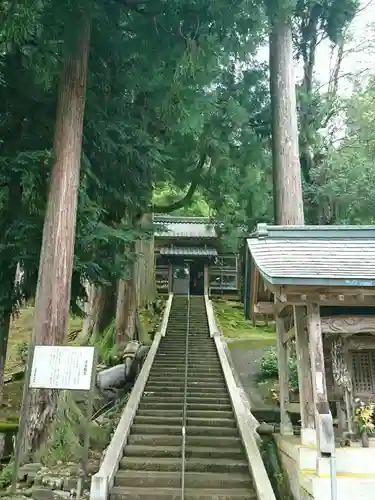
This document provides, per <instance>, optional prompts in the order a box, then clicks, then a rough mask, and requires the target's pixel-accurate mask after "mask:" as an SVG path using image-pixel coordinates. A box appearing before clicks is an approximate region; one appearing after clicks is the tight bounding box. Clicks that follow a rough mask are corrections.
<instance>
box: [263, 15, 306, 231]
mask: <svg viewBox="0 0 375 500" xmlns="http://www.w3.org/2000/svg"><path fill="white" fill-rule="evenodd" d="M280 19H281V20H280ZM280 19H278V20H276V21H275V22H273V23H272V26H271V33H270V40H269V48H270V91H271V108H272V162H273V175H274V211H275V220H276V223H277V224H283V225H288V224H304V214H303V198H302V185H301V168H300V161H299V151H298V127H297V106H296V90H295V81H294V71H293V64H294V63H293V46H292V28H291V22H290V20H289V19H287V20H285V19H284V20H283V16H280Z"/></svg>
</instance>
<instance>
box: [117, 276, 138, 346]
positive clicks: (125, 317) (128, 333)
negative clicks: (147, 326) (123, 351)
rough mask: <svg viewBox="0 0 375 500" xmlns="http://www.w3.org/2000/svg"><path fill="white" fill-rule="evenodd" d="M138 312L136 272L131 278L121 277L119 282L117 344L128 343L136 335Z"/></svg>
mask: <svg viewBox="0 0 375 500" xmlns="http://www.w3.org/2000/svg"><path fill="white" fill-rule="evenodd" d="M136 314H137V301H136V290H135V283H134V272H132V276H130V277H129V279H126V280H124V279H121V280H119V284H118V292H117V308H116V345H117V346H118V347H120V346H124V345H126V344H127V343H128V342H129V340H132V339H133V337H134V330H135V316H136Z"/></svg>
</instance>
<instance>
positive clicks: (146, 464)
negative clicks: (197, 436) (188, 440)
mask: <svg viewBox="0 0 375 500" xmlns="http://www.w3.org/2000/svg"><path fill="white" fill-rule="evenodd" d="M179 458H180V460H176V458H170V457H147V458H146V457H144V456H142V457H134V456H133V457H131V456H125V457H124V458H123V459H122V460H121V462H120V468H121V469H123V470H142V471H164V472H171V471H175V472H180V471H181V455H180V457H179ZM248 471H249V469H248V463H247V461H246V460H231V459H228V458H215V459H214V458H200V457H199V458H191V457H188V458H186V460H185V472H214V473H219V472H221V473H224V474H225V473H228V472H231V473H232V472H240V473H242V474H246V473H247V472H248Z"/></svg>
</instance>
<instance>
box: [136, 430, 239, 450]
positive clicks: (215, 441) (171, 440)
mask: <svg viewBox="0 0 375 500" xmlns="http://www.w3.org/2000/svg"><path fill="white" fill-rule="evenodd" d="M128 444H142V445H144V446H179V445H180V444H181V435H176V436H175V435H172V434H133V433H131V434H130V436H129V438H128ZM186 444H187V446H200V447H201V446H209V447H211V448H214V447H216V446H217V447H219V448H220V447H222V448H236V447H237V446H240V445H241V439H240V438H239V437H238V436H189V435H187V436H186Z"/></svg>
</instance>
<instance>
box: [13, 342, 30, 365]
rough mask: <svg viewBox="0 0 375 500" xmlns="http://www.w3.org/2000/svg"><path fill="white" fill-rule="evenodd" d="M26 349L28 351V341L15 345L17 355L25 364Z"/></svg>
mask: <svg viewBox="0 0 375 500" xmlns="http://www.w3.org/2000/svg"><path fill="white" fill-rule="evenodd" d="M28 351H29V344H28V342H20V343H19V344H17V346H16V352H17V357H18V359H19V360H20V361H21V362H22V363H23V364H26V361H27V355H28Z"/></svg>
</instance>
